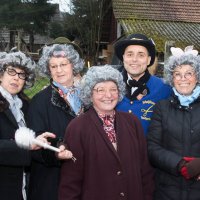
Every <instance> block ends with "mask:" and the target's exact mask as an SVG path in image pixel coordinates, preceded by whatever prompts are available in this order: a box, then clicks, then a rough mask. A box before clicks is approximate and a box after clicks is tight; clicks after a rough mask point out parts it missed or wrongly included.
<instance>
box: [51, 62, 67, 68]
mask: <svg viewBox="0 0 200 200" xmlns="http://www.w3.org/2000/svg"><path fill="white" fill-rule="evenodd" d="M69 64H70V62H68V63H62V64H60V65H51V64H50V65H49V67H50V68H51V69H52V70H57V69H58V67H60V68H61V69H63V68H66V67H67V65H69Z"/></svg>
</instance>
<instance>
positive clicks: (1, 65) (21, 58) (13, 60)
mask: <svg viewBox="0 0 200 200" xmlns="http://www.w3.org/2000/svg"><path fill="white" fill-rule="evenodd" d="M8 66H12V67H15V68H20V69H22V70H24V72H25V73H26V75H27V78H26V82H25V85H24V88H29V87H32V86H33V84H34V82H35V68H36V64H35V62H34V61H33V60H32V59H31V58H30V57H29V56H27V55H26V54H24V53H22V52H21V51H17V52H10V53H6V52H2V53H1V54H0V73H1V75H2V74H3V73H4V71H5V69H6V68H7V67H8Z"/></svg>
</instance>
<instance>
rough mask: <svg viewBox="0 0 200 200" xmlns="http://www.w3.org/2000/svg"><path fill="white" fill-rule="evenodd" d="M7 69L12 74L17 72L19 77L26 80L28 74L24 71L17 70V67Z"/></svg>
mask: <svg viewBox="0 0 200 200" xmlns="http://www.w3.org/2000/svg"><path fill="white" fill-rule="evenodd" d="M5 71H6V72H7V73H8V74H9V75H10V76H15V75H16V74H17V75H18V77H19V78H20V79H22V80H26V78H27V74H26V73H24V72H17V71H16V70H15V69H12V68H6V69H5Z"/></svg>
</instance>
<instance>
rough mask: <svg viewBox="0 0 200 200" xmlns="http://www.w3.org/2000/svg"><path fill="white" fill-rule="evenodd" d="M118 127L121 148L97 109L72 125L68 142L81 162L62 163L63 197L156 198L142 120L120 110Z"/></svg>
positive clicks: (101, 199) (95, 199) (76, 199)
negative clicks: (111, 138) (108, 132)
mask: <svg viewBox="0 0 200 200" xmlns="http://www.w3.org/2000/svg"><path fill="white" fill-rule="evenodd" d="M115 130H116V134H117V151H116V150H115V149H114V147H113V146H112V144H111V142H110V141H109V139H108V137H107V135H106V133H105V132H104V130H103V127H102V123H101V121H100V119H99V118H98V116H97V114H96V112H95V111H94V109H90V110H89V111H88V112H86V113H85V114H82V115H81V116H80V117H77V118H75V119H74V120H73V121H72V122H71V123H70V124H69V126H68V128H67V130H66V134H65V142H66V143H67V144H68V147H69V149H70V150H71V151H72V152H73V154H74V156H75V157H76V158H77V161H76V162H75V163H74V162H73V161H71V160H67V161H65V162H64V163H63V165H62V168H61V180H60V187H59V200H118V199H125V200H152V199H153V191H154V182H153V171H152V168H151V166H150V164H149V162H148V158H147V148H146V141H145V138H144V134H143V131H142V127H141V124H140V122H139V120H138V119H137V118H136V117H135V116H133V114H129V113H125V112H117V111H116V128H115Z"/></svg>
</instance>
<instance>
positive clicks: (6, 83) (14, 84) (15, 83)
mask: <svg viewBox="0 0 200 200" xmlns="http://www.w3.org/2000/svg"><path fill="white" fill-rule="evenodd" d="M9 69H10V70H11V72H13V70H15V72H16V74H15V75H13V73H11V74H12V75H10V74H9V73H10V72H9V71H8V70H9ZM19 73H20V74H21V75H23V74H25V72H24V70H22V69H20V68H17V67H12V66H8V67H7V69H6V70H5V72H4V73H3V74H2V76H1V77H0V81H1V86H2V87H3V88H4V89H5V90H7V91H8V92H9V93H10V94H11V95H15V94H17V93H19V92H20V91H21V90H22V88H23V86H24V84H25V80H23V79H21V78H19V76H20V77H21V75H19Z"/></svg>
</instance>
